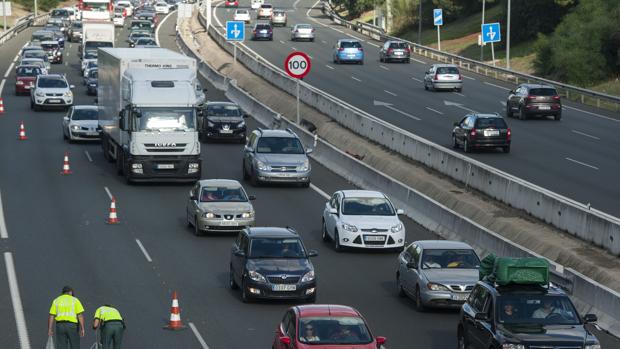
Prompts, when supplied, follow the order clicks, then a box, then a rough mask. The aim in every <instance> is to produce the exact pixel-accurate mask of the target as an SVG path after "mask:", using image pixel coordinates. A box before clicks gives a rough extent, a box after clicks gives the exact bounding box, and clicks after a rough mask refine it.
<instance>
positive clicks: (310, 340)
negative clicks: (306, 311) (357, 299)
mask: <svg viewBox="0 0 620 349" xmlns="http://www.w3.org/2000/svg"><path fill="white" fill-rule="evenodd" d="M298 326H299V341H300V342H302V343H307V344H312V345H315V344H316V345H330V344H368V343H370V342H372V336H371V335H370V331H369V330H368V327H367V326H366V323H365V322H364V320H362V319H361V318H359V317H352V316H312V317H302V318H300V319H299V325H298Z"/></svg>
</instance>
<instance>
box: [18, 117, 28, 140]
mask: <svg viewBox="0 0 620 349" xmlns="http://www.w3.org/2000/svg"><path fill="white" fill-rule="evenodd" d="M26 139H28V137H26V128H25V127H24V122H23V121H22V122H21V123H20V124H19V140H20V141H25V140H26Z"/></svg>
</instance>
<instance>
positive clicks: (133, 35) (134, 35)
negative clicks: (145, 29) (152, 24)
mask: <svg viewBox="0 0 620 349" xmlns="http://www.w3.org/2000/svg"><path fill="white" fill-rule="evenodd" d="M150 36H151V34H148V33H131V38H132V39H133V40H137V39H139V38H148V37H150Z"/></svg>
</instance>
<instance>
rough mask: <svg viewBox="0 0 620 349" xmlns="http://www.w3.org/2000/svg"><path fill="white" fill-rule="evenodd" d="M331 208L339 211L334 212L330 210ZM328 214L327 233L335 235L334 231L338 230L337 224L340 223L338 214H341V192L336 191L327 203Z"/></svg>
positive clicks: (326, 218) (326, 221)
mask: <svg viewBox="0 0 620 349" xmlns="http://www.w3.org/2000/svg"><path fill="white" fill-rule="evenodd" d="M330 208H334V209H336V211H337V212H338V213H336V214H333V213H330V212H329V209H330ZM326 210H327V212H326V216H325V226H326V228H327V234H328V235H329V236H330V237H332V238H333V237H334V235H335V234H334V231H335V230H336V226H337V224H338V215H339V214H340V193H339V192H336V193H334V195H333V196H332V198H331V199H330V200H329V202H328V203H327V205H326Z"/></svg>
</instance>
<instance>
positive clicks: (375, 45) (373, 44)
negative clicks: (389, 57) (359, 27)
mask: <svg viewBox="0 0 620 349" xmlns="http://www.w3.org/2000/svg"><path fill="white" fill-rule="evenodd" d="M366 43H367V44H368V45H370V46H374V47H381V46H379V45H377V44H375V43H372V42H370V41H367V42H366Z"/></svg>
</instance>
